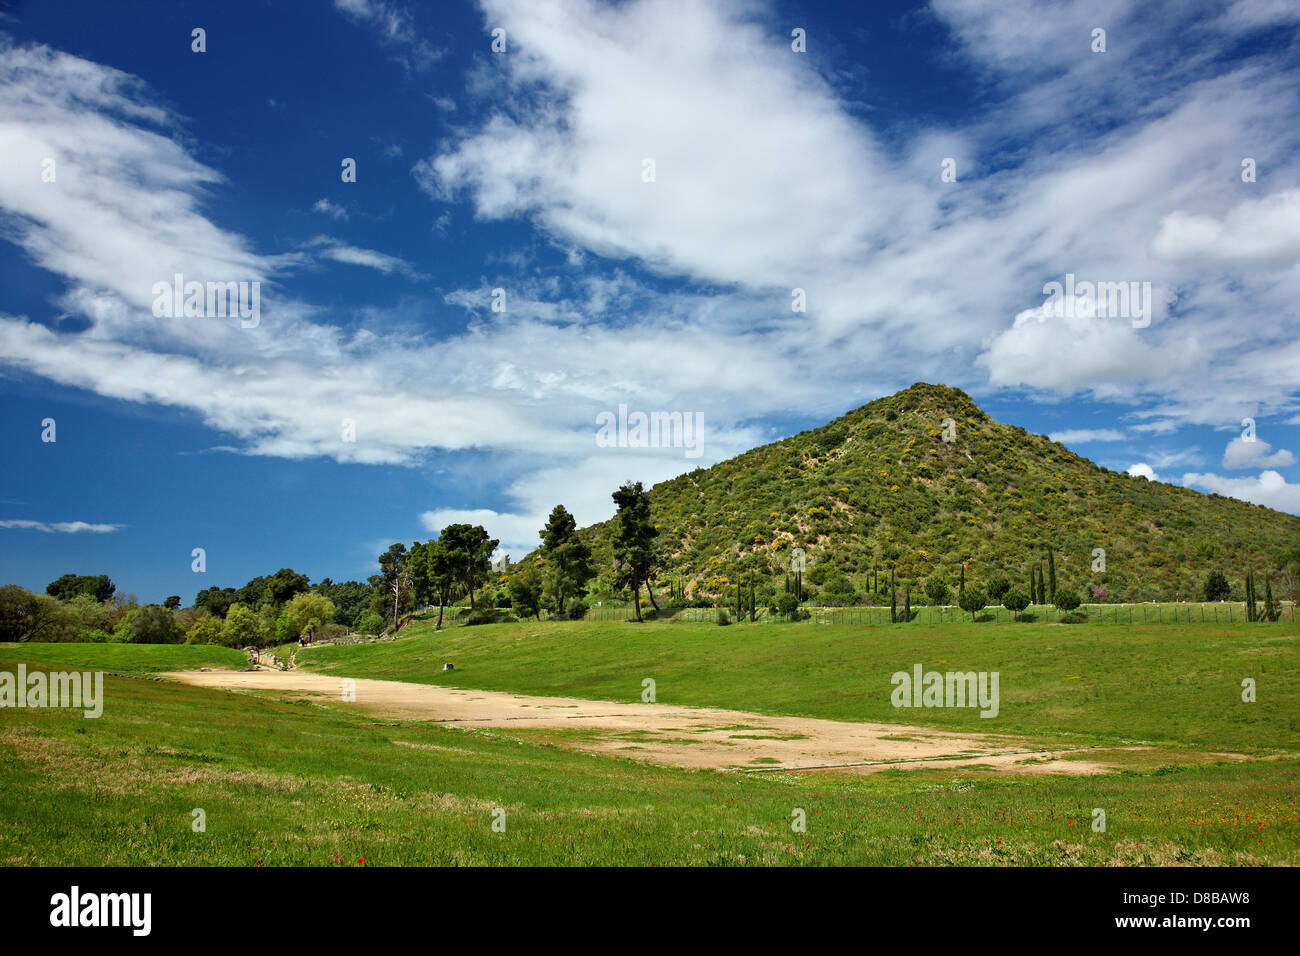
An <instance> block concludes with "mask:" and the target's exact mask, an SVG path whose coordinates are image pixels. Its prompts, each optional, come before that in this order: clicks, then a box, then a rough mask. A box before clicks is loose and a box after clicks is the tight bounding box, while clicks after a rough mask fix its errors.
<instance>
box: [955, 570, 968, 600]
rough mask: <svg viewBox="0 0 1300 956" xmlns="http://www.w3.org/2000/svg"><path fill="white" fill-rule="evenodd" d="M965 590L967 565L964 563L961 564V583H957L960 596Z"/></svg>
mask: <svg viewBox="0 0 1300 956" xmlns="http://www.w3.org/2000/svg"><path fill="white" fill-rule="evenodd" d="M965 590H966V565H965V564H964V563H963V564H962V566H961V583H960V584H958V585H957V595H958V597H960V596H961V593H962V592H963V591H965Z"/></svg>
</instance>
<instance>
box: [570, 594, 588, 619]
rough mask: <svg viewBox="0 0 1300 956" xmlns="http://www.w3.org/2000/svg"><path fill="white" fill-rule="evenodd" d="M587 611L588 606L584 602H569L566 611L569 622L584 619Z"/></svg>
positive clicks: (578, 599)
mask: <svg viewBox="0 0 1300 956" xmlns="http://www.w3.org/2000/svg"><path fill="white" fill-rule="evenodd" d="M589 610H591V608H590V607H589V606H588V604H587V602H586V601H584V600H582V598H575V599H573V600H572V601H570V602H569V607H568V610H567V613H568V615H569V620H570V621H581V620H582V619H583V618H584V617H586V616H587V612H588V611H589Z"/></svg>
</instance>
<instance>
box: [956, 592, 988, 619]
mask: <svg viewBox="0 0 1300 956" xmlns="http://www.w3.org/2000/svg"><path fill="white" fill-rule="evenodd" d="M988 603H989V601H988V597H987V596H986V595H985V594H984V592H983V591H981V590H979V589H978V588H966V590H964V591H962V592H961V594H959V595H957V606H958V607H960V608H961V609H962V610H963V611H966V612H967V613H968V614H970V619H971V620H972V621H974V620H975V614H976V612H977V611H982V610H984V605H986V604H988Z"/></svg>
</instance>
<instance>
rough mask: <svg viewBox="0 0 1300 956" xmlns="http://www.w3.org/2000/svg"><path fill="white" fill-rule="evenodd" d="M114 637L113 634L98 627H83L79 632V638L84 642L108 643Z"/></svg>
mask: <svg viewBox="0 0 1300 956" xmlns="http://www.w3.org/2000/svg"><path fill="white" fill-rule="evenodd" d="M112 639H113V635H112V634H110V633H108V631H102V630H100V629H99V628H97V627H83V628H82V629H81V630H79V631H78V632H77V640H78V641H80V642H81V643H82V644H107V643H108V642H109V641H111V640H112Z"/></svg>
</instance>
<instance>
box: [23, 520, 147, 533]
mask: <svg viewBox="0 0 1300 956" xmlns="http://www.w3.org/2000/svg"><path fill="white" fill-rule="evenodd" d="M125 527H126V525H121V524H92V523H90V522H87V521H54V522H46V521H23V520H17V519H13V520H8V521H0V528H13V529H19V530H23V531H44V532H46V533H47V534H80V533H82V532H87V533H90V534H110V533H112V532H114V531H120V530H121V529H122V528H125Z"/></svg>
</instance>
